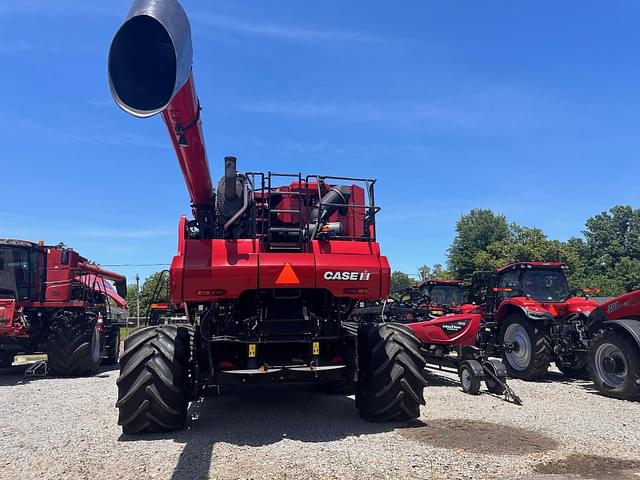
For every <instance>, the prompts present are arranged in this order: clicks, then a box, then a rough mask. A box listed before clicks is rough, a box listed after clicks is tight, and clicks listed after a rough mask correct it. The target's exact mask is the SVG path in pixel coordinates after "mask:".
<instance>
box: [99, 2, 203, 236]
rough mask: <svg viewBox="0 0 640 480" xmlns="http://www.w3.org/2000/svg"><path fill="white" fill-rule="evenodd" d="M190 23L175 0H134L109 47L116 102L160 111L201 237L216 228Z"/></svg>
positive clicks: (128, 108) (147, 113) (146, 113)
mask: <svg viewBox="0 0 640 480" xmlns="http://www.w3.org/2000/svg"><path fill="white" fill-rule="evenodd" d="M192 63H193V48H192V44H191V27H190V25H189V20H188V18H187V15H186V13H185V11H184V10H183V8H182V7H181V6H180V4H179V3H178V2H177V1H176V0H163V1H158V0H135V1H134V2H133V5H132V7H131V9H130V10H129V13H128V15H127V18H126V20H125V21H124V23H123V24H122V26H121V27H120V29H119V30H118V32H117V33H116V35H115V37H114V39H113V42H112V43H111V48H110V49H109V66H108V68H109V86H110V89H111V94H112V95H113V98H114V100H115V102H116V104H117V105H118V106H119V107H120V108H121V109H122V110H124V111H125V112H127V113H129V114H131V115H133V116H135V117H139V118H146V117H151V116H153V115H156V114H158V113H161V114H162V118H163V120H164V122H165V124H166V126H167V129H168V130H169V136H170V137H171V141H172V142H173V147H174V149H175V151H176V156H177V157H178V163H179V164H180V169H181V170H182V175H183V176H184V180H185V183H186V185H187V190H188V191H189V196H190V197H191V204H192V208H193V214H194V217H195V219H196V222H197V224H198V229H199V235H200V237H201V238H211V237H212V236H213V235H214V231H215V208H214V203H215V192H214V190H213V186H212V182H211V173H210V171H209V162H208V160H207V152H206V149H205V144H204V136H203V133H202V124H201V122H200V103H199V100H198V97H197V95H196V88H195V82H194V79H193V72H192V68H191V66H192Z"/></svg>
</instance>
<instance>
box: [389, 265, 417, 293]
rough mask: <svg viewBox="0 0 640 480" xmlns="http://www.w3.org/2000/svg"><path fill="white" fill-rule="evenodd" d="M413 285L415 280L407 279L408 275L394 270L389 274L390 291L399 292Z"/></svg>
mask: <svg viewBox="0 0 640 480" xmlns="http://www.w3.org/2000/svg"><path fill="white" fill-rule="evenodd" d="M415 284H416V282H415V280H412V279H411V278H409V275H407V274H406V273H404V272H400V271H398V270H396V271H395V272H393V273H392V274H391V290H400V289H401V288H407V287H409V286H411V285H415Z"/></svg>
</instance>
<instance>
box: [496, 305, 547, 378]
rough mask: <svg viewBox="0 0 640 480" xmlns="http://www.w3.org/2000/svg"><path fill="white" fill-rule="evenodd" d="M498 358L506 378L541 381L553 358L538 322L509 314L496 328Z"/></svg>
mask: <svg viewBox="0 0 640 480" xmlns="http://www.w3.org/2000/svg"><path fill="white" fill-rule="evenodd" d="M500 344H501V345H503V346H504V345H510V346H511V351H508V350H507V349H506V348H504V347H503V352H502V358H503V359H504V365H505V367H506V368H507V372H508V373H509V376H510V377H512V378H520V379H522V380H541V379H542V378H543V377H544V376H545V374H546V373H547V369H548V368H549V364H550V363H551V358H552V355H553V346H552V344H551V338H550V337H549V335H547V332H546V329H545V328H544V327H543V325H542V323H540V324H538V323H533V322H531V321H530V320H528V319H527V318H525V317H524V316H523V315H520V314H512V315H509V316H508V317H507V318H506V320H505V321H504V324H503V325H502V328H501V329H500Z"/></svg>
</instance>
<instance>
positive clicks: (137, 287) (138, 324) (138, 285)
mask: <svg viewBox="0 0 640 480" xmlns="http://www.w3.org/2000/svg"><path fill="white" fill-rule="evenodd" d="M136 316H137V322H136V326H137V327H138V328H140V275H138V274H137V273H136Z"/></svg>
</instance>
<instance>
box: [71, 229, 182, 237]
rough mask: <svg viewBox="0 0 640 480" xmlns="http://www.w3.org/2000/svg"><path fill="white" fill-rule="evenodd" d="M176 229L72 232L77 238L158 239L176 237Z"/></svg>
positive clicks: (87, 230)
mask: <svg viewBox="0 0 640 480" xmlns="http://www.w3.org/2000/svg"><path fill="white" fill-rule="evenodd" d="M175 233H176V231H175V229H159V228H104V227H91V228H88V229H85V230H79V231H76V232H70V234H71V235H72V236H75V237H90V238H95V237H100V238H156V237H166V236H168V235H174V234H175Z"/></svg>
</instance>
